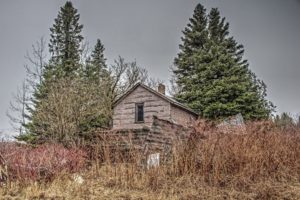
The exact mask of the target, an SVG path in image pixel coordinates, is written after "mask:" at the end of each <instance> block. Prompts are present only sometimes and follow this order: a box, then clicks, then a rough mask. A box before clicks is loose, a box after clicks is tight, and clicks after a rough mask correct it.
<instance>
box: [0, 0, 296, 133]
mask: <svg viewBox="0 0 300 200" xmlns="http://www.w3.org/2000/svg"><path fill="white" fill-rule="evenodd" d="M64 3H65V1H60V0H51V1H50V0H47V1H46V0H43V1H41V0H26V1H23V0H1V1H0V130H1V129H10V128H11V127H10V124H9V120H8V119H7V117H6V114H5V113H6V111H7V109H8V107H9V102H10V101H11V100H12V94H13V93H14V92H15V91H16V89H17V87H18V86H20V84H21V82H22V80H23V79H24V77H25V70H24V68H23V65H24V64H26V62H27V61H26V59H25V58H24V55H25V54H26V52H27V51H30V49H31V45H32V44H34V43H35V42H36V41H37V40H38V39H39V38H40V37H41V36H43V37H45V38H46V39H47V41H48V39H49V28H50V27H51V26H52V24H53V21H54V18H55V17H56V16H57V13H58V10H59V8H60V7H61V6H62V5H63V4H64ZM73 3H74V6H75V7H76V8H77V9H78V10H79V13H80V15H81V18H80V22H81V23H82V24H83V25H84V31H83V34H84V37H85V39H86V40H87V41H89V43H90V45H91V46H93V44H94V43H95V41H96V39H97V38H100V39H101V40H102V42H103V43H104V45H105V48H106V51H105V55H106V57H107V59H108V63H113V60H114V59H115V58H116V57H117V56H118V55H121V56H122V57H124V58H125V59H126V60H127V61H133V60H136V61H137V63H138V64H139V65H140V66H143V67H145V68H147V69H148V71H149V73H150V75H151V76H153V77H156V78H160V79H163V80H165V81H166V83H168V80H169V78H170V75H171V73H170V70H169V67H170V66H171V65H172V62H173V59H174V57H175V56H176V54H177V53H178V45H179V43H180V37H181V36H182V33H181V31H182V30H183V29H184V27H185V26H186V24H187V23H188V19H189V17H190V16H191V15H192V14H193V10H194V7H195V6H196V5H197V3H202V4H203V5H204V6H205V7H206V8H207V9H210V8H212V7H218V8H219V9H220V11H221V15H222V16H224V17H226V19H227V21H228V22H229V23H230V33H231V35H233V36H234V37H235V39H236V40H237V41H238V42H239V43H241V44H243V45H244V46H245V50H246V52H245V58H247V59H248V60H249V62H250V68H251V70H252V71H254V72H255V73H256V74H257V76H258V77H259V78H260V79H262V80H264V82H265V83H266V84H267V86H268V98H269V99H270V100H271V101H272V102H273V103H274V104H275V105H276V106H277V111H278V112H282V111H287V112H291V113H294V114H297V113H299V112H300V107H299V105H300V1H299V0H264V1H261V0H251V1H249V0H206V1H204V0H203V1H199V0H198V1H196V0H151V1H149V0H127V1H124V0H89V1H84V0H81V1H79V0H78V1H73Z"/></svg>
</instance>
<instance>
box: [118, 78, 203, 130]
mask: <svg viewBox="0 0 300 200" xmlns="http://www.w3.org/2000/svg"><path fill="white" fill-rule="evenodd" d="M154 117H157V118H158V119H161V120H166V121H169V122H171V123H174V124H176V125H181V126H184V127H188V126H189V125H191V124H192V123H193V122H194V121H195V120H196V119H197V117H198V115H197V113H195V112H194V111H193V110H191V109H190V108H188V107H186V106H184V105H183V104H181V103H179V102H177V101H175V100H174V99H172V98H171V97H168V96H166V94H165V86H164V85H163V84H159V86H158V90H157V91H156V90H153V89H151V88H150V87H148V86H146V85H144V84H142V83H138V84H136V85H135V86H133V87H132V88H131V89H130V90H128V91H127V92H126V93H125V94H124V95H123V96H121V97H120V98H119V99H118V100H117V101H116V103H115V105H114V114H113V129H140V128H145V127H148V128H151V126H152V125H153V120H154Z"/></svg>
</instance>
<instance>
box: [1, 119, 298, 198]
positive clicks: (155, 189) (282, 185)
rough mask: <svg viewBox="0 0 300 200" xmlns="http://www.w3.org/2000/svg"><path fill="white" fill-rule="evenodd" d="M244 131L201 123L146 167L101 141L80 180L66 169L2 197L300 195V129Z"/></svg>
mask: <svg viewBox="0 0 300 200" xmlns="http://www.w3.org/2000/svg"><path fill="white" fill-rule="evenodd" d="M246 130H247V131H246V133H245V132H240V131H239V130H232V131H231V133H226V134H225V133H222V131H221V130H218V129H217V128H215V127H214V126H213V125H210V124H207V123H205V122H202V121H200V122H198V124H197V125H196V126H195V132H194V134H193V135H192V136H191V138H190V139H189V140H188V141H186V142H180V143H179V142H178V143H177V144H176V145H174V147H173V152H172V155H171V157H170V158H169V159H168V160H167V161H166V162H165V163H164V164H162V165H161V166H159V167H157V168H151V169H146V168H145V167H143V165H142V163H144V155H143V153H142V152H141V151H138V150H136V149H135V148H131V149H130V150H129V151H128V152H127V153H126V154H124V152H123V151H121V150H120V149H114V151H113V152H112V151H111V149H110V148H108V147H107V145H100V146H102V147H103V148H102V149H100V150H99V149H98V150H97V154H98V153H99V154H100V155H101V159H102V161H104V162H101V163H99V162H94V164H93V165H92V166H90V168H89V169H87V170H86V172H84V173H82V174H81V176H82V177H83V179H84V182H83V183H78V182H76V180H74V177H73V176H72V175H70V174H65V175H62V176H61V177H59V178H56V179H55V180H54V181H53V182H50V183H46V184H35V183H29V184H27V185H26V186H24V185H22V186H20V185H19V184H14V185H13V186H12V187H11V188H2V189H1V190H0V194H2V195H6V196H5V198H6V197H7V198H8V196H18V195H19V196H20V198H28V199H30V198H37V199H38V198H46V197H49V198H54V199H57V198H61V199H181V200H184V199H300V130H298V129H289V130H279V129H277V128H276V127H275V126H274V125H273V124H272V123H271V122H257V123H252V124H249V125H247V129H246ZM105 142H106V143H107V142H108V143H109V142H111V141H105ZM113 142H116V141H113ZM124 155H126V156H124ZM128 160H129V161H130V162H126V163H125V162H124V161H128ZM16 191H17V192H16ZM17 193H18V194H17Z"/></svg>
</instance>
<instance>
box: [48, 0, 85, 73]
mask: <svg viewBox="0 0 300 200" xmlns="http://www.w3.org/2000/svg"><path fill="white" fill-rule="evenodd" d="M79 18H80V15H79V14H78V12H77V9H75V8H74V7H73V5H72V2H70V1H67V2H66V3H65V5H64V6H63V7H61V9H60V11H59V13H58V16H57V18H56V19H55V20H54V21H55V23H54V24H53V27H52V28H50V32H51V34H50V43H49V51H50V53H51V59H50V64H51V65H54V66H55V67H56V69H57V71H56V72H58V74H59V75H61V76H64V77H65V76H69V75H72V74H74V73H76V72H78V70H79V68H80V65H79V62H80V53H81V51H82V49H81V42H82V40H83V36H82V35H81V31H82V28H83V25H82V24H79Z"/></svg>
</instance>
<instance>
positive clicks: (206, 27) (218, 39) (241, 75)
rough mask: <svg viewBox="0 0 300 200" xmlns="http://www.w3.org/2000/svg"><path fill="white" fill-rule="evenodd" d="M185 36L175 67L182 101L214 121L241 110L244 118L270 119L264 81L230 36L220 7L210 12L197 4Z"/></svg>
mask: <svg viewBox="0 0 300 200" xmlns="http://www.w3.org/2000/svg"><path fill="white" fill-rule="evenodd" d="M183 34H184V36H183V37H182V44H181V45H180V46H179V48H180V52H179V54H178V55H177V57H176V58H175V60H174V64H175V66H176V68H175V69H174V70H173V72H174V74H175V78H176V83H177V85H178V87H179V92H178V94H176V95H175V97H176V98H177V100H178V101H180V102H183V103H185V104H187V105H188V106H190V107H191V108H193V109H195V110H196V111H198V112H199V114H200V115H201V116H202V117H206V118H211V119H218V118H223V117H227V116H231V115H235V114H238V113H241V114H242V115H243V116H244V117H245V118H246V119H262V118H268V117H269V115H270V113H271V111H272V109H273V106H272V104H271V103H270V102H268V101H267V100H266V99H265V97H266V91H265V89H266V87H265V84H264V83H263V82H262V81H260V80H259V79H257V78H256V76H255V74H254V73H252V72H251V71H250V70H249V68H248V63H247V61H246V60H244V59H243V53H244V48H243V46H242V45H239V44H238V43H237V42H236V41H235V40H234V38H233V37H230V36H229V24H228V23H226V22H225V18H221V16H220V13H219V11H218V9H216V8H213V9H212V10H211V11H210V13H209V14H208V15H207V14H206V10H205V8H204V7H203V6H202V5H201V4H198V5H197V6H196V8H195V10H194V14H193V17H192V18H191V19H190V22H189V23H188V25H187V27H186V28H185V30H184V31H183Z"/></svg>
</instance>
